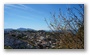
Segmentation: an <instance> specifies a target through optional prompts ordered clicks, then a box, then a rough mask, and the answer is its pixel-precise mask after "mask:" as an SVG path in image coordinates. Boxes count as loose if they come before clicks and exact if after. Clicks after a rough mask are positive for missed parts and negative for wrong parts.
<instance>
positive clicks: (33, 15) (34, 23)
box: [4, 4, 77, 30]
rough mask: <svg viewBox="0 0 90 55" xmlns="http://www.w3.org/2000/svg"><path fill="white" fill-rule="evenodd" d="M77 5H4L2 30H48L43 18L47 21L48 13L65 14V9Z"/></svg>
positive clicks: (49, 16)
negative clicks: (60, 12)
mask: <svg viewBox="0 0 90 55" xmlns="http://www.w3.org/2000/svg"><path fill="white" fill-rule="evenodd" d="M72 6H75V7H77V5H75V4H74V5H70V4H68V5H67V4H4V28H13V29H17V28H31V29H35V30H49V27H48V25H47V24H46V22H45V18H46V19H47V20H48V21H49V18H51V15H50V12H52V13H54V12H55V13H56V14H58V13H59V8H62V12H64V13H65V12H66V8H68V7H72Z"/></svg>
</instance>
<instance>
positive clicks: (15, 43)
mask: <svg viewBox="0 0 90 55" xmlns="http://www.w3.org/2000/svg"><path fill="white" fill-rule="evenodd" d="M56 43H57V39H55V38H53V35H51V32H49V31H44V30H38V31H35V30H27V31H24V30H23V31H22V30H5V31H4V47H5V49H7V48H13V49H51V48H55V45H56Z"/></svg>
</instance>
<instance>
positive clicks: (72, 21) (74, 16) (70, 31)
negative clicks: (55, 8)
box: [45, 4, 84, 49]
mask: <svg viewBox="0 0 90 55" xmlns="http://www.w3.org/2000/svg"><path fill="white" fill-rule="evenodd" d="M66 9H67V12H65V13H63V12H62V10H61V9H59V14H58V15H56V14H55V13H51V17H52V18H51V20H50V21H47V19H45V21H46V23H47V25H48V27H49V28H50V29H51V30H52V36H53V37H54V38H56V39H57V42H56V46H55V49H59V48H60V49H84V5H82V4H80V5H78V8H76V7H73V8H66ZM66 14H67V15H66Z"/></svg>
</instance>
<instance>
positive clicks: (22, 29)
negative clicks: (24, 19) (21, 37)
mask: <svg viewBox="0 0 90 55" xmlns="http://www.w3.org/2000/svg"><path fill="white" fill-rule="evenodd" d="M12 30H18V31H27V30H31V31H34V29H30V28H17V29H12V28H7V29H4V31H12Z"/></svg>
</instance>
